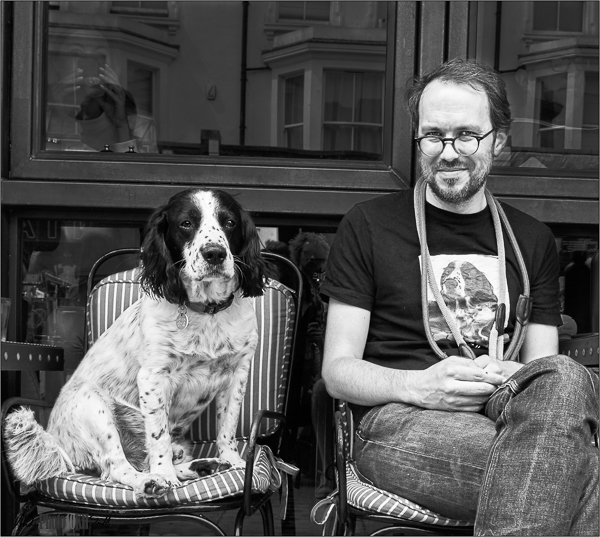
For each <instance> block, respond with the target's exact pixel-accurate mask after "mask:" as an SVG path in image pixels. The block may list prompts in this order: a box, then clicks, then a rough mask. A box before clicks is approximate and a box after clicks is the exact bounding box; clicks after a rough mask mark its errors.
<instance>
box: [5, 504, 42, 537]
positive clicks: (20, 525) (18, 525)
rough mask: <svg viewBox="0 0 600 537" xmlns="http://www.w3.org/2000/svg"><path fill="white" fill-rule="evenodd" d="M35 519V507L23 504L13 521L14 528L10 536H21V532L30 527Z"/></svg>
mask: <svg viewBox="0 0 600 537" xmlns="http://www.w3.org/2000/svg"><path fill="white" fill-rule="evenodd" d="M36 518H37V507H36V506H35V505H33V504H32V503H31V502H27V503H25V504H23V506H22V507H21V509H20V510H19V513H18V514H17V518H16V519H15V527H14V528H13V530H12V533H11V535H23V533H21V532H22V531H23V530H24V529H26V528H27V527H28V526H30V525H32V524H33V522H34V521H35V519H36Z"/></svg>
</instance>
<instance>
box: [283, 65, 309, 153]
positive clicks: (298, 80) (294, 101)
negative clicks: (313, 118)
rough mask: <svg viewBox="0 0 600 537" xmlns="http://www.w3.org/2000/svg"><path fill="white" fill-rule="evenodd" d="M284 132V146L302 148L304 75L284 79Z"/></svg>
mask: <svg viewBox="0 0 600 537" xmlns="http://www.w3.org/2000/svg"><path fill="white" fill-rule="evenodd" d="M284 106H285V112H284V116H285V119H284V122H285V125H284V127H283V128H284V132H285V141H286V147H289V148H292V149H302V148H303V144H304V141H303V138H304V75H297V76H292V77H289V78H286V79H285V104H284Z"/></svg>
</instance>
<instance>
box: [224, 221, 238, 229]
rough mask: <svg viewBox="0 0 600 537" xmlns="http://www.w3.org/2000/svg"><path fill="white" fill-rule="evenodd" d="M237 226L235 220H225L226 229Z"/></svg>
mask: <svg viewBox="0 0 600 537" xmlns="http://www.w3.org/2000/svg"><path fill="white" fill-rule="evenodd" d="M235 226H236V223H235V220H231V219H230V220H225V227H226V228H229V229H232V228H234V227H235Z"/></svg>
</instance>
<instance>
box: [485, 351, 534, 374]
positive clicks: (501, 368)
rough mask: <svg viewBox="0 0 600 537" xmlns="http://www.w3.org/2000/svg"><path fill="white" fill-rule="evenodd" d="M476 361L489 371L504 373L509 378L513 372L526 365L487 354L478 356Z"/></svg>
mask: <svg viewBox="0 0 600 537" xmlns="http://www.w3.org/2000/svg"><path fill="white" fill-rule="evenodd" d="M475 363H476V364H477V365H479V367H483V369H484V371H487V372H488V373H497V374H498V375H503V376H505V377H506V378H507V379H508V378H509V377H511V376H512V375H513V373H516V372H517V371H518V370H519V369H521V368H522V367H523V366H524V365H525V364H520V363H519V362H513V361H500V360H496V359H494V358H491V357H490V356H488V355H487V354H484V355H483V356H479V357H478V358H476V359H475Z"/></svg>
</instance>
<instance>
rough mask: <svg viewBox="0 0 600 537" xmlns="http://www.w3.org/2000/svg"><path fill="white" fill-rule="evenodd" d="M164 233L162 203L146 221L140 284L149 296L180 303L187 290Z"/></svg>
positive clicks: (165, 214) (164, 218) (166, 229)
mask: <svg viewBox="0 0 600 537" xmlns="http://www.w3.org/2000/svg"><path fill="white" fill-rule="evenodd" d="M167 232H168V219H167V206H164V207H160V208H158V209H157V210H156V211H155V212H154V213H153V214H152V216H150V219H149V220H148V223H147V224H146V232H145V235H144V242H143V243H142V272H141V276H140V283H141V285H142V289H143V290H144V291H145V292H146V293H148V294H149V295H151V296H154V297H156V298H165V299H166V300H168V301H169V302H172V303H174V304H180V303H182V302H183V301H185V299H186V298H187V293H186V291H185V288H184V287H183V285H182V284H181V280H180V278H179V269H178V268H177V267H176V266H175V264H174V262H173V258H172V256H171V252H170V251H169V247H168V246H167V238H166V237H167Z"/></svg>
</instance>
